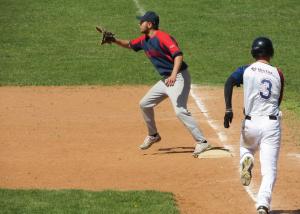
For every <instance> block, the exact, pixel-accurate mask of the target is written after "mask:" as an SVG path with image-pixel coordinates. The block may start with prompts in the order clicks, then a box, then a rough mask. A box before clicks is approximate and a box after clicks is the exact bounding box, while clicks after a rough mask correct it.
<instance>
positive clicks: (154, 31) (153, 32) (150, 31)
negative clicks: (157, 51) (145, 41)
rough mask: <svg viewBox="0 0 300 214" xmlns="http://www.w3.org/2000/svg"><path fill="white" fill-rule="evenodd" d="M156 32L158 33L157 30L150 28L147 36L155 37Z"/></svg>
mask: <svg viewBox="0 0 300 214" xmlns="http://www.w3.org/2000/svg"><path fill="white" fill-rule="evenodd" d="M155 33H156V30H154V29H150V30H149V32H148V33H147V36H148V37H153V36H154V35H155Z"/></svg>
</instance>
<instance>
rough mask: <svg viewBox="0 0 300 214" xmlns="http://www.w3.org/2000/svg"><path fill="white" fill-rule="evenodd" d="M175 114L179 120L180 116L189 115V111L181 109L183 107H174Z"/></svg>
mask: <svg viewBox="0 0 300 214" xmlns="http://www.w3.org/2000/svg"><path fill="white" fill-rule="evenodd" d="M175 114H176V117H178V118H179V119H180V120H181V119H182V118H184V117H185V116H190V113H189V112H188V111H187V110H186V109H183V108H178V109H176V110H175Z"/></svg>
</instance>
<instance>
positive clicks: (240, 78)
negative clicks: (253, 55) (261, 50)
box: [231, 65, 249, 87]
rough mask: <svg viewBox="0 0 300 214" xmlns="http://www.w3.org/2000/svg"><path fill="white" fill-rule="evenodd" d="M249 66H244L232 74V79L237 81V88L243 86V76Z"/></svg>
mask: <svg viewBox="0 0 300 214" xmlns="http://www.w3.org/2000/svg"><path fill="white" fill-rule="evenodd" d="M248 66H249V65H244V66H241V67H238V68H237V69H236V70H235V71H234V72H233V73H232V74H231V77H233V78H234V79H235V81H236V85H237V87H239V86H241V84H243V75H244V72H245V70H246V68H247V67H248Z"/></svg>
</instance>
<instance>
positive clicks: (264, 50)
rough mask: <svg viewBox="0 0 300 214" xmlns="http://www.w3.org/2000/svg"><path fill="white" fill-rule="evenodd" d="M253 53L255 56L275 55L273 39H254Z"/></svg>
mask: <svg viewBox="0 0 300 214" xmlns="http://www.w3.org/2000/svg"><path fill="white" fill-rule="evenodd" d="M251 54H252V56H253V57H254V58H258V57H273V55H274V49H273V44H272V41H271V40H270V39H269V38H267V37H258V38H256V39H254V41H253V43H252V48H251Z"/></svg>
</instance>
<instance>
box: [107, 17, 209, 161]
mask: <svg viewBox="0 0 300 214" xmlns="http://www.w3.org/2000/svg"><path fill="white" fill-rule="evenodd" d="M137 18H138V19H139V21H140V22H139V26H140V31H141V33H142V35H141V36H140V37H138V38H136V39H133V40H121V39H118V38H113V39H111V38H110V39H109V40H108V41H102V43H105V42H108V43H115V44H117V45H119V46H121V47H124V48H129V49H133V50H134V51H140V50H144V52H145V54H146V56H147V57H148V58H149V59H150V61H151V62H152V64H153V65H154V67H155V68H156V70H157V71H158V73H159V74H160V75H161V77H162V79H161V80H159V81H158V82H157V83H156V84H155V85H154V86H153V87H152V88H151V89H150V90H149V91H148V93H147V94H146V95H145V96H144V97H143V98H142V100H141V101H140V108H141V110H142V113H143V117H144V120H145V122H146V125H147V128H148V135H147V136H146V138H145V140H144V142H143V143H142V144H141V145H140V149H148V148H150V147H151V145H152V144H154V143H157V142H159V141H160V140H161V137H160V135H159V133H158V130H157V127H156V123H155V120H154V109H153V108H154V107H155V106H156V105H158V104H159V103H160V102H161V101H163V100H165V99H166V98H167V97H169V98H170V100H171V103H172V106H173V108H174V111H175V113H176V116H177V117H178V118H179V120H180V121H181V122H182V123H183V124H184V125H185V126H186V127H187V129H188V130H189V131H190V133H191V134H192V136H193V138H194V139H195V141H196V147H195V150H194V152H193V155H194V156H195V157H196V156H197V155H198V154H200V153H201V152H203V151H205V150H207V149H208V148H209V147H210V145H209V143H208V142H207V140H206V139H205V138H204V136H203V134H202V132H201V131H200V130H199V128H198V127H197V124H196V122H195V120H194V118H193V117H192V116H191V113H190V112H189V111H188V110H187V101H188V96H189V92H190V87H191V78H190V75H189V72H188V66H187V64H186V63H185V62H184V61H183V53H182V51H181V50H180V48H179V47H178V44H177V42H176V40H175V39H174V38H173V37H172V36H170V35H169V34H168V33H166V32H163V31H161V30H159V16H158V15H157V14H156V13H155V12H152V11H148V12H146V13H145V14H144V15H143V16H140V17H137ZM107 34H108V35H109V36H111V35H113V34H112V33H110V32H108V33H107ZM104 40H105V39H104Z"/></svg>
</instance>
